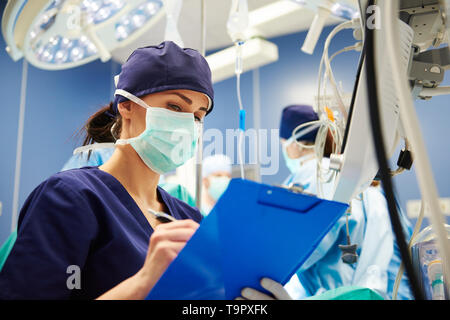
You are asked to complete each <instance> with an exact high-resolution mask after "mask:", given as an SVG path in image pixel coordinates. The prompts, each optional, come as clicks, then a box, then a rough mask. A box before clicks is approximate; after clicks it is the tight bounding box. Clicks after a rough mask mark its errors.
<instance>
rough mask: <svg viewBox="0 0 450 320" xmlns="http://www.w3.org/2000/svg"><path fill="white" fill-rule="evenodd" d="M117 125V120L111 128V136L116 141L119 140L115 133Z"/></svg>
mask: <svg viewBox="0 0 450 320" xmlns="http://www.w3.org/2000/svg"><path fill="white" fill-rule="evenodd" d="M116 125H117V121H116V122H114V124H113V125H112V126H111V130H110V132H111V136H112V137H113V139H114V142H117V137H116V136H115V135H114V129H115V128H116Z"/></svg>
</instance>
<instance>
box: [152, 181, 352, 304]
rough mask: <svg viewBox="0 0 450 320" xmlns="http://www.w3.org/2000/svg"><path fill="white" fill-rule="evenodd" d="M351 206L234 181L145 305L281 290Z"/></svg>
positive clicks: (279, 188) (220, 298)
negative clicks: (274, 286) (271, 285)
mask: <svg viewBox="0 0 450 320" xmlns="http://www.w3.org/2000/svg"><path fill="white" fill-rule="evenodd" d="M347 207H348V205H347V204H344V203H340V202H335V201H328V200H323V199H320V198H317V197H315V196H310V195H306V194H300V193H294V192H292V191H290V190H288V189H285V188H281V187H275V186H269V185H265V184H261V183H257V182H253V181H248V180H242V179H232V180H231V182H230V184H229V186H228V188H227V190H226V191H225V193H224V194H223V195H222V197H221V198H220V199H219V201H218V202H217V203H216V205H215V207H214V208H213V210H212V211H211V212H210V214H209V215H208V216H207V217H206V218H205V219H204V220H203V221H202V223H201V225H200V227H199V228H198V230H197V232H196V233H195V234H194V235H193V236H192V238H191V239H190V240H189V242H188V243H187V244H186V246H185V247H184V248H183V250H182V251H181V252H180V254H179V255H178V256H177V258H176V259H175V260H174V261H173V262H172V263H171V264H170V266H169V267H168V268H167V270H166V272H165V273H164V274H163V275H162V277H161V278H160V279H159V281H158V282H157V283H156V285H155V286H154V287H153V289H152V290H151V291H150V293H149V295H148V296H147V299H156V300H231V299H234V298H236V297H238V296H240V291H241V290H242V288H244V287H253V288H255V289H258V290H260V291H265V290H264V289H263V288H262V287H261V286H260V284H259V281H260V279H261V278H262V277H269V278H271V279H274V280H275V281H278V282H280V283H282V284H283V285H284V284H286V283H287V282H288V281H289V279H290V278H291V277H292V275H293V274H294V273H295V272H296V271H297V270H298V269H299V268H300V266H301V265H302V264H303V263H304V262H305V261H306V259H307V258H308V257H309V256H310V255H311V253H312V252H313V251H314V249H315V248H316V247H317V246H318V245H319V243H320V241H321V240H322V238H323V237H325V235H326V234H327V233H328V231H329V230H330V229H331V228H332V226H333V225H334V224H335V223H336V222H337V220H338V219H339V218H340V217H341V216H342V214H343V213H344V212H345V211H346V209H347Z"/></svg>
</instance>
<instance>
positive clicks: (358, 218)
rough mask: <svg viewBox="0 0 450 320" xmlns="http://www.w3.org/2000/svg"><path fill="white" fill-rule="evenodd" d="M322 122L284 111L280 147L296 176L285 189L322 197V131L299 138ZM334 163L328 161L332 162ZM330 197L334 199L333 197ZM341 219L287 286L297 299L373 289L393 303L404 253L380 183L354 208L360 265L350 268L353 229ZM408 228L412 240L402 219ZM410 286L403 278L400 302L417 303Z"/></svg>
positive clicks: (297, 109) (328, 186) (308, 112)
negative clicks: (303, 128) (318, 147)
mask: <svg viewBox="0 0 450 320" xmlns="http://www.w3.org/2000/svg"><path fill="white" fill-rule="evenodd" d="M317 120H319V118H318V116H317V114H316V113H315V111H314V110H313V108H312V107H311V106H308V105H291V106H288V107H286V108H284V109H283V112H282V116H281V123H280V141H281V144H282V151H283V157H284V160H285V162H286V165H287V167H288V168H289V170H290V171H291V174H290V175H289V177H288V178H287V179H286V180H285V182H284V184H285V185H288V186H289V185H292V184H293V183H297V184H300V185H302V186H303V187H304V190H305V191H306V192H309V193H312V194H317V187H318V184H317V174H316V173H317V158H316V157H315V153H314V149H313V148H304V147H302V146H300V145H299V144H298V143H296V142H297V141H301V142H302V144H304V145H306V146H313V145H314V142H315V138H316V134H317V131H318V130H317V129H315V130H314V131H312V132H310V133H308V134H306V135H304V136H301V137H293V133H294V132H295V129H296V128H297V127H298V126H299V125H302V124H304V123H307V122H313V121H317ZM329 138H330V136H329V137H328V139H327V140H328V141H327V143H326V144H325V149H326V150H325V155H327V154H328V155H329V152H330V151H329V148H328V146H329V143H330V141H329V140H330V139H329ZM327 160H328V159H327V158H324V159H323V161H324V162H326V161H327ZM331 190H332V181H331V182H329V183H325V184H324V186H323V192H324V197H325V198H329V195H330V191H331ZM327 195H328V197H327ZM346 218H347V217H345V216H343V217H341V218H340V219H339V220H338V222H337V223H336V224H335V225H334V226H333V227H332V229H331V231H330V232H329V233H328V234H327V235H326V236H325V238H324V239H323V240H322V241H321V243H320V244H319V246H318V247H317V248H316V249H315V251H314V252H313V254H312V255H311V256H310V257H309V258H308V260H307V261H306V262H305V263H304V264H303V265H302V266H301V268H300V269H299V270H298V272H297V274H296V275H295V276H294V277H293V278H292V279H291V281H290V282H289V283H288V284H287V285H286V288H287V289H288V291H289V292H290V293H291V295H292V296H293V297H295V298H297V299H301V298H304V297H308V296H312V295H317V294H320V293H322V292H324V291H326V290H330V289H334V288H337V287H341V286H361V287H366V288H370V289H373V290H375V291H377V292H378V293H380V294H381V295H382V296H384V297H385V298H391V297H392V288H393V284H394V281H395V276H396V274H397V270H398V268H399V266H400V262H401V259H400V253H399V250H398V247H397V245H396V242H395V240H394V235H393V232H392V229H391V224H390V219H389V212H388V209H387V204H386V200H385V197H384V194H383V191H382V189H381V187H379V186H378V183H373V184H372V186H370V187H369V188H368V189H367V190H366V191H364V192H363V193H362V194H361V195H360V197H359V198H358V199H354V200H353V201H352V202H351V213H350V215H349V216H348V230H349V235H350V239H351V241H352V243H356V244H358V250H357V254H358V255H359V257H358V261H357V262H356V263H354V264H347V263H344V262H343V261H342V259H341V257H342V251H341V250H340V248H339V245H341V244H347V232H346V228H347V224H346ZM402 218H403V225H404V226H406V227H407V228H408V230H407V231H408V232H407V233H406V234H409V235H411V225H410V223H409V221H408V220H407V219H406V217H405V216H404V215H403V214H402ZM411 298H412V296H411V294H410V291H409V286H408V281H407V278H406V277H403V280H402V283H401V285H400V289H399V294H398V299H411Z"/></svg>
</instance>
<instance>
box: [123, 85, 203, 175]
mask: <svg viewBox="0 0 450 320" xmlns="http://www.w3.org/2000/svg"><path fill="white" fill-rule="evenodd" d="M116 91H119V92H117V93H118V94H121V95H124V96H125V97H126V98H128V99H130V100H132V101H133V102H136V103H138V104H139V105H140V106H142V107H144V108H146V109H147V113H146V117H145V123H146V125H145V130H144V132H142V133H141V134H140V135H139V136H137V137H135V138H130V139H119V140H117V141H116V144H121V145H124V144H130V145H131V146H132V147H133V149H134V150H135V151H136V152H137V154H138V155H139V157H140V158H141V159H142V161H143V162H144V163H145V164H146V165H147V166H148V167H149V168H150V169H152V170H153V171H155V172H157V173H159V174H164V173H167V172H170V171H173V170H175V169H176V168H177V167H179V166H181V165H183V164H184V163H186V161H188V160H189V159H191V158H192V157H193V156H194V155H195V150H196V147H197V140H198V137H199V129H200V123H199V122H197V121H195V119H194V115H193V114H192V113H185V112H175V111H170V110H167V109H163V108H152V107H150V106H148V105H147V104H146V103H145V102H144V101H142V100H141V99H139V98H137V97H135V96H133V95H131V94H130V93H128V92H126V91H123V90H116Z"/></svg>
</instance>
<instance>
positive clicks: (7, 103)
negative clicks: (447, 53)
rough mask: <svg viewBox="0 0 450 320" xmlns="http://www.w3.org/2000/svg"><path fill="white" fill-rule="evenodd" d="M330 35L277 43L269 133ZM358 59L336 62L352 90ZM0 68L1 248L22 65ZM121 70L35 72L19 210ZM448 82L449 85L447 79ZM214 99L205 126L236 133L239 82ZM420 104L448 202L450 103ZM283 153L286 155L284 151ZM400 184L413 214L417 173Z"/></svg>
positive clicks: (265, 74) (302, 88) (281, 174)
mask: <svg viewBox="0 0 450 320" xmlns="http://www.w3.org/2000/svg"><path fill="white" fill-rule="evenodd" d="M330 31H331V28H326V29H325V31H324V33H323V34H322V36H321V38H320V40H319V43H318V46H317V48H316V52H315V54H314V55H312V56H310V55H306V54H304V53H302V52H301V51H300V47H301V45H302V43H303V40H304V38H305V36H306V33H304V32H303V33H297V34H293V35H288V36H283V37H277V38H274V39H271V41H273V42H275V43H276V44H277V45H278V48H279V57H280V59H279V61H277V62H276V63H273V64H270V65H267V66H264V67H262V68H261V69H260V85H261V115H262V119H261V127H262V128H265V129H276V128H278V126H279V119H280V114H281V110H282V108H283V107H284V106H286V105H288V104H291V103H301V102H304V101H308V100H310V99H311V98H312V97H313V96H314V95H315V91H314V90H315V88H316V83H317V73H318V67H319V61H320V53H321V51H322V48H323V43H324V40H325V37H326V35H327V34H328V33H329V32H330ZM351 44H353V40H352V36H351V32H343V33H342V34H340V35H338V36H337V37H336V40H335V41H334V42H333V43H332V46H331V48H330V52H335V51H336V50H338V49H340V48H342V47H344V46H348V45H351ZM4 47H5V42H4V40H3V38H1V39H0V48H4ZM357 60H358V53H355V52H351V53H345V54H343V55H341V56H339V57H337V58H336V59H335V61H334V63H333V66H334V69H333V70H334V72H335V76H336V78H337V79H339V80H341V81H342V83H343V87H344V90H346V91H351V90H352V86H353V82H354V77H355V73H356V67H357ZM0 70H1V72H0V92H1V96H2V116H1V117H0V149H1V155H2V157H1V160H0V177H1V179H0V201H1V202H2V203H3V211H2V212H3V214H2V215H1V216H0V243H1V242H3V241H4V240H5V238H6V237H7V236H8V234H9V232H10V226H11V212H12V197H13V186H14V168H15V157H16V143H17V128H18V125H17V123H18V117H19V101H20V81H21V70H22V61H19V62H13V61H12V60H11V59H10V57H9V56H8V55H7V54H6V52H5V51H4V50H3V49H1V50H0ZM118 70H119V66H118V65H117V64H116V63H113V62H107V63H101V62H100V61H95V62H92V63H89V64H87V65H84V66H81V67H78V68H75V69H69V70H65V71H45V70H40V69H37V68H35V67H33V66H29V73H28V90H27V101H26V114H25V132H24V144H23V156H22V171H21V182H20V205H22V204H23V202H24V200H25V199H26V197H27V196H28V194H29V193H30V192H31V191H32V190H33V189H34V188H35V187H36V186H37V185H38V184H39V183H40V182H42V181H43V180H44V179H46V178H47V177H48V176H50V175H51V174H53V173H55V172H57V171H58V170H59V169H60V168H61V167H62V165H63V164H64V162H65V161H66V160H67V159H68V158H69V157H70V155H71V152H72V150H73V149H74V147H76V146H78V145H79V140H76V139H75V138H74V137H73V134H74V133H76V132H77V131H78V130H79V129H80V127H81V126H82V125H83V123H84V122H85V121H86V120H87V118H88V117H89V116H90V115H91V114H92V113H93V112H94V111H96V110H97V109H98V108H99V107H100V106H102V105H103V104H105V103H107V102H108V101H109V100H110V97H111V96H112V90H113V86H112V76H113V75H115V74H116V73H117V71H118ZM446 83H447V84H448V83H449V81H448V77H447V79H446ZM241 90H242V97H243V104H244V107H245V109H246V110H247V127H248V128H251V127H252V126H253V124H252V117H253V113H252V112H253V110H252V104H253V99H252V94H253V93H252V74H251V72H246V73H244V74H243V75H242V85H241ZM215 97H216V99H215V111H214V112H213V113H211V114H210V115H209V116H208V118H207V121H206V124H205V128H206V129H209V128H219V129H221V130H222V131H224V130H225V129H233V128H237V127H238V110H239V107H238V103H237V97H236V83H235V79H234V78H233V79H228V80H225V81H222V82H219V83H217V84H215ZM416 106H417V112H418V115H419V118H420V121H421V126H422V131H423V135H424V138H425V141H426V142H427V147H428V152H429V155H430V158H431V161H432V165H433V169H434V173H435V178H436V183H437V185H438V188H439V191H440V195H441V196H442V197H445V196H446V197H449V196H450V190H449V189H450V188H449V185H450V170H449V169H448V166H447V163H448V160H449V158H450V148H448V147H446V144H442V143H441V141H445V140H444V137H446V136H448V135H449V133H450V132H449V131H450V129H449V128H448V127H447V126H446V122H445V121H444V120H440V119H449V116H450V109H449V108H448V97H436V98H433V99H432V100H431V101H427V102H418V103H417V104H416ZM279 152H280V153H279V155H280V156H281V151H280V150H279ZM287 175H288V170H287V168H286V167H285V165H284V162H283V161H282V160H281V161H280V168H279V171H278V172H277V174H275V175H271V176H263V182H266V183H271V184H272V183H273V184H278V183H281V182H282V181H283V180H284V178H285V177H286V176H287ZM395 182H396V187H397V191H398V194H399V200H400V202H401V204H402V206H403V208H406V207H405V204H406V200H408V199H418V198H419V197H420V193H419V189H418V187H417V183H416V180H415V175H414V172H413V171H411V172H407V173H405V174H402V175H400V176H399V177H397V178H395Z"/></svg>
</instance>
